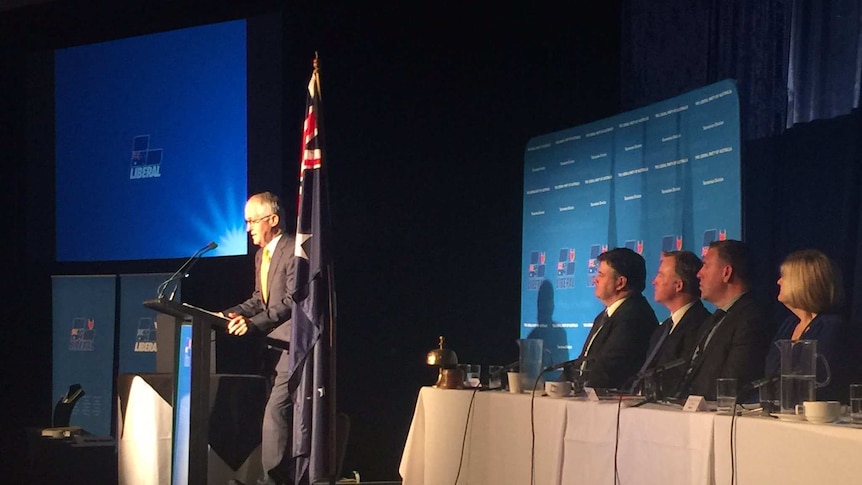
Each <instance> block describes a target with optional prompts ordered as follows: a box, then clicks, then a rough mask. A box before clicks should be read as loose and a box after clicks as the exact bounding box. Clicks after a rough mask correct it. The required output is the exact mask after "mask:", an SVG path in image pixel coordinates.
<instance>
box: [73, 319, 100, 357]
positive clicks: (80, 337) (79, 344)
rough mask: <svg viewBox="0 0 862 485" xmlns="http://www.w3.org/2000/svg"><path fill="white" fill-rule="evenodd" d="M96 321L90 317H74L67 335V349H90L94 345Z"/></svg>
mask: <svg viewBox="0 0 862 485" xmlns="http://www.w3.org/2000/svg"><path fill="white" fill-rule="evenodd" d="M95 327H96V322H94V321H93V319H92V318H75V319H73V320H72V331H71V332H70V335H69V350H83V351H88V352H89V351H92V350H93V349H94V348H95V346H94V344H93V339H94V337H95V336H96V330H95Z"/></svg>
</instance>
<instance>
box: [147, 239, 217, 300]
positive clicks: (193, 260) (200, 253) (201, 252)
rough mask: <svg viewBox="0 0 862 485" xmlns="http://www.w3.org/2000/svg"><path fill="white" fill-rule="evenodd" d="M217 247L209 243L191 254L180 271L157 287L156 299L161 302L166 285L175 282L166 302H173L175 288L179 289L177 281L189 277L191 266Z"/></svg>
mask: <svg viewBox="0 0 862 485" xmlns="http://www.w3.org/2000/svg"><path fill="white" fill-rule="evenodd" d="M217 247H218V244H216V243H214V242H210V243H209V244H207V245H206V246H204V247H202V248H200V249H198V250H197V251H195V253H194V254H192V256H191V257H190V258H189V259H188V260H186V262H185V263H183V265H182V266H180V269H178V270H177V271H176V272H175V273H174V274H172V275H171V277H170V278H168V279H166V280H165V281H164V282H163V283H162V284H160V285H159V288H158V293H159V295H158V299H159V300H161V299H162V298H164V297H165V292H166V291H167V290H168V285H170V284H171V283H172V282H177V284H175V285H174V289H173V290H172V291H171V294H170V296H168V300H173V299H174V295H175V294H176V293H177V287H179V280H181V279H183V278H185V277H187V276H188V275H189V270H190V269H191V268H192V266H194V264H195V263H196V262H197V260H198V259H200V257H201V256H203V255H204V254H206V253H207V252H209V251H212V250H213V249H215V248H217Z"/></svg>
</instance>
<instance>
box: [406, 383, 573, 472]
mask: <svg viewBox="0 0 862 485" xmlns="http://www.w3.org/2000/svg"><path fill="white" fill-rule="evenodd" d="M471 400H473V406H472V410H470V401H471ZM532 404H533V405H534V409H533V412H532V416H533V418H534V419H535V462H534V463H535V473H536V483H539V484H541V483H559V481H560V471H561V464H562V455H561V452H562V441H563V432H564V430H565V420H566V406H565V401H563V400H554V399H548V398H542V397H536V399H535V400H534V401H533V403H532ZM530 407H531V399H530V395H528V394H509V393H505V392H475V393H474V392H473V391H471V390H443V389H434V388H430V387H425V388H423V389H422V390H421V391H420V393H419V398H418V400H417V402H416V412H415V414H414V418H413V422H412V424H411V425H410V432H409V434H408V437H407V444H406V446H405V449H404V454H403V456H402V459H401V466H400V468H399V471H400V473H401V477H402V478H403V483H404V485H411V484H429V485H430V484H444V483H446V484H456V483H460V484H480V483H493V484H519V485H523V484H529V483H530V469H531V449H532V434H531V429H532V427H531V421H530V416H531V411H530ZM468 410H470V414H469V416H470V418H469V423H468V422H467V421H468V420H467V416H468ZM465 430H466V435H465ZM465 440H466V441H465ZM462 442H463V443H464V446H463V453H462ZM462 455H463V456H462ZM459 468H460V474H459ZM456 478H457V482H456Z"/></svg>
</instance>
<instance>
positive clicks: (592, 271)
mask: <svg viewBox="0 0 862 485" xmlns="http://www.w3.org/2000/svg"><path fill="white" fill-rule="evenodd" d="M607 250H608V245H607V244H593V245H592V246H590V259H589V260H588V261H587V286H590V287H592V286H596V282H595V278H596V274H597V273H598V272H599V259H598V258H599V255H600V254H602V253H604V252H605V251H607Z"/></svg>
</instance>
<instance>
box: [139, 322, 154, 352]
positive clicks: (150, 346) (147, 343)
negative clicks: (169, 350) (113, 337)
mask: <svg viewBox="0 0 862 485" xmlns="http://www.w3.org/2000/svg"><path fill="white" fill-rule="evenodd" d="M157 350H158V347H157V344H156V324H155V322H154V321H153V319H152V318H147V317H144V318H141V319H140V320H138V332H137V334H136V335H135V352H156V351H157Z"/></svg>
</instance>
